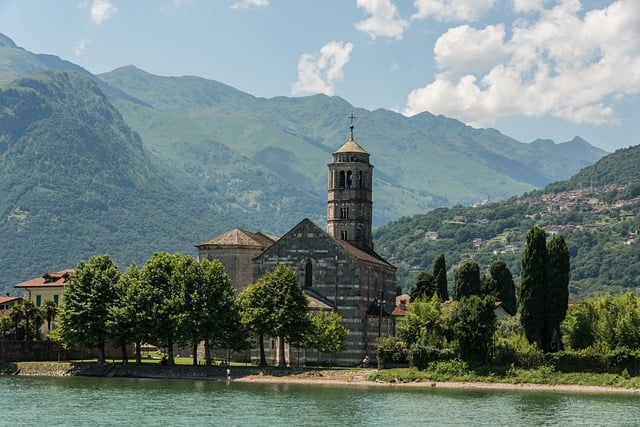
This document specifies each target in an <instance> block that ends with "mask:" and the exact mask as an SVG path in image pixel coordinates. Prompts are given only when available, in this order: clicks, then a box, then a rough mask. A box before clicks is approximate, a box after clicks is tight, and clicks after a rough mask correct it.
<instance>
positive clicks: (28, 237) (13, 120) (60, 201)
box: [0, 71, 242, 291]
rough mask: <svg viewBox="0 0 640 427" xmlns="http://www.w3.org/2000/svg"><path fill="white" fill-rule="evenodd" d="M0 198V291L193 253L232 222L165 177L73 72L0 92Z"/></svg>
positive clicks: (103, 100)
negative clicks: (93, 268)
mask: <svg viewBox="0 0 640 427" xmlns="http://www.w3.org/2000/svg"><path fill="white" fill-rule="evenodd" d="M0 195H1V196H0V235H1V236H2V237H3V244H2V245H0V266H1V268H2V271H3V274H2V277H1V278H0V291H2V290H4V291H12V289H11V288H10V286H12V285H14V284H15V283H18V282H20V281H23V280H27V279H30V278H32V277H37V276H39V275H41V274H43V273H44V272H46V271H51V270H61V269H64V268H70V267H73V266H75V264H76V263H77V262H78V261H79V260H81V259H87V258H89V257H90V256H92V255H94V254H102V253H109V254H111V255H112V256H114V258H115V259H116V260H117V261H118V262H120V263H124V265H123V267H124V266H126V264H128V263H129V262H131V261H136V262H138V263H141V262H143V261H145V260H146V259H147V258H148V257H149V256H150V255H151V254H152V253H153V252H155V251H171V252H173V251H180V252H185V253H193V245H194V244H195V243H197V242H200V241H203V240H205V239H207V238H210V237H211V236H212V235H215V234H217V233H220V232H223V231H224V230H225V228H226V225H225V224H228V223H230V222H231V221H232V219H231V218H230V215H229V214H228V213H227V211H225V210H224V209H220V210H213V209H209V208H207V207H206V206H205V205H203V204H202V203H199V202H198V201H196V200H194V199H193V198H191V197H188V196H185V195H184V193H182V192H180V191H177V190H176V189H175V188H174V187H173V186H172V185H171V184H170V183H168V182H167V181H165V180H164V179H162V178H161V177H160V175H159V173H158V172H157V171H156V170H155V169H154V167H153V166H152V163H151V162H150V161H149V160H148V158H147V156H146V154H145V152H144V150H143V147H142V143H141V140H140V138H139V136H138V135H137V134H136V133H135V132H133V131H132V130H131V129H130V128H129V127H128V126H127V125H126V124H125V123H124V121H123V120H122V117H121V116H120V113H119V112H118V111H117V110H116V109H115V108H114V107H113V106H112V105H111V104H110V103H109V102H108V100H107V99H106V97H105V95H104V94H103V93H102V92H101V90H100V88H99V87H98V86H97V84H96V83H95V82H94V81H93V80H92V79H90V78H87V77H84V76H83V75H81V74H77V73H71V74H69V73H57V72H52V71H48V72H45V73H44V74H42V75H37V76H34V77H28V78H23V79H20V80H17V81H15V82H14V83H13V84H11V85H10V86H9V87H8V88H6V89H4V90H2V91H0ZM233 221H235V222H237V223H239V225H242V219H241V218H233Z"/></svg>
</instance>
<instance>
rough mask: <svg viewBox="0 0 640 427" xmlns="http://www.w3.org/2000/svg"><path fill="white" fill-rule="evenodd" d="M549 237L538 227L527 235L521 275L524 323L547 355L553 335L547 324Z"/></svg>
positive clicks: (532, 341) (526, 331) (521, 314)
mask: <svg viewBox="0 0 640 427" xmlns="http://www.w3.org/2000/svg"><path fill="white" fill-rule="evenodd" d="M548 268H549V256H548V253H547V245H546V234H545V231H544V230H543V229H541V228H538V227H534V228H533V229H531V230H530V231H529V232H528V233H527V243H526V246H525V249H524V256H523V258H522V271H521V273H520V302H519V307H520V321H521V322H522V327H523V328H524V331H525V335H526V337H527V339H528V340H529V342H531V343H536V344H537V345H538V348H540V349H541V350H543V351H545V352H546V351H548V350H549V345H550V339H549V336H550V331H548V330H547V329H546V328H548V325H547V324H546V322H545V317H546V316H545V310H546V309H547V307H546V291H547V289H546V285H547V281H548V277H549V272H548Z"/></svg>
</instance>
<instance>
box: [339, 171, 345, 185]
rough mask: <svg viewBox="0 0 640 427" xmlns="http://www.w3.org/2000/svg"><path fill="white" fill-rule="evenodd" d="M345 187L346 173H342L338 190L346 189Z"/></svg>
mask: <svg viewBox="0 0 640 427" xmlns="http://www.w3.org/2000/svg"><path fill="white" fill-rule="evenodd" d="M344 186H345V178H344V171H340V179H339V181H338V188H344Z"/></svg>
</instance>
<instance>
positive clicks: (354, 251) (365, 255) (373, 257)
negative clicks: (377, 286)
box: [330, 236, 396, 270]
mask: <svg viewBox="0 0 640 427" xmlns="http://www.w3.org/2000/svg"><path fill="white" fill-rule="evenodd" d="M330 237H331V236H330ZM333 240H335V241H336V242H338V243H339V244H340V246H342V247H343V248H345V250H346V251H347V252H349V253H350V254H351V255H353V256H354V257H356V258H358V259H360V260H362V261H365V262H370V263H372V264H378V265H385V266H387V267H391V268H393V269H394V270H395V269H396V267H394V266H393V265H391V264H389V263H388V262H387V261H385V260H384V259H382V257H380V256H379V255H378V254H376V253H375V252H366V251H363V250H362V249H360V248H357V247H355V246H353V245H352V244H350V243H347V242H345V241H344V240H339V239H333Z"/></svg>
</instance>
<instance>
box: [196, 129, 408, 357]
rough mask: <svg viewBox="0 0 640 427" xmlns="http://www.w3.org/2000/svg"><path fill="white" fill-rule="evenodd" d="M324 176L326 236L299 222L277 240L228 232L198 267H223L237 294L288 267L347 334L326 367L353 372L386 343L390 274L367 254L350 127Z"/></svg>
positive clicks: (363, 161)
mask: <svg viewBox="0 0 640 427" xmlns="http://www.w3.org/2000/svg"><path fill="white" fill-rule="evenodd" d="M328 169H329V170H328V198H327V228H326V231H325V230H323V229H322V228H320V227H318V226H317V225H316V224H314V223H313V222H312V221H310V220H309V219H306V218H305V219H303V220H302V221H300V222H299V223H298V224H297V225H296V226H294V227H293V228H292V229H291V230H289V231H288V232H287V233H286V234H285V235H283V236H282V237H280V238H279V239H278V238H275V237H273V236H269V235H266V234H263V233H250V232H247V231H243V230H232V231H230V232H228V233H225V234H223V235H222V236H218V237H216V238H214V239H211V240H210V241H208V242H205V243H201V244H199V245H196V247H197V248H198V257H199V258H200V259H202V258H209V259H219V260H220V261H221V262H222V264H223V265H224V266H225V269H226V271H227V274H229V275H230V277H231V280H232V281H233V283H234V287H235V288H236V290H237V291H241V290H243V289H244V288H246V287H247V286H249V285H250V284H251V283H253V282H255V281H256V280H257V279H258V278H259V277H261V276H262V275H264V274H265V273H267V272H269V271H271V270H273V269H275V268H276V266H277V265H278V264H285V265H288V266H289V267H291V268H292V269H293V271H295V272H297V274H298V277H299V281H300V286H302V287H303V289H304V292H305V294H306V295H307V299H308V300H309V301H310V306H311V307H322V308H327V309H332V310H335V311H336V312H338V313H339V314H340V315H341V316H342V319H343V323H344V325H345V327H347V329H349V337H348V348H347V350H346V351H345V352H343V353H339V354H337V355H333V356H328V355H327V356H326V359H329V357H331V359H333V361H334V363H336V364H340V365H346V366H353V365H357V364H358V363H359V362H360V361H361V360H362V358H363V357H364V356H365V355H368V356H369V357H370V358H372V359H375V342H376V339H377V338H378V337H381V336H388V335H391V332H392V331H391V329H392V324H391V323H392V322H391V316H390V313H391V311H392V310H393V308H394V306H395V291H396V268H395V267H394V266H393V265H391V264H389V263H388V262H387V261H385V260H384V259H383V258H382V257H380V256H379V255H378V254H376V252H375V251H374V248H373V241H372V210H373V209H372V208H373V198H372V189H373V165H371V163H370V161H369V153H367V152H366V151H365V150H364V149H363V148H362V147H361V146H360V145H359V144H357V143H356V141H355V140H354V139H353V124H352V125H351V127H350V134H349V139H348V140H347V142H346V143H344V144H343V145H342V146H341V147H340V148H339V149H338V150H337V151H336V152H334V153H333V158H332V162H331V163H330V164H329V165H328ZM249 271H251V274H250V275H249ZM249 279H250V280H251V281H249ZM272 346H273V348H274V349H275V348H277V347H276V343H275V341H272V343H271V346H270V345H268V344H267V345H266V347H267V348H269V347H272ZM268 355H269V356H271V357H272V360H270V362H271V363H277V362H278V361H277V360H275V357H277V352H276V351H273V352H269V353H268ZM316 358H317V359H319V360H316ZM322 359H323V355H318V354H310V353H309V352H305V351H301V350H299V349H289V355H288V358H287V362H288V363H289V364H291V365H294V364H299V363H305V362H311V361H314V362H315V361H321V360H322Z"/></svg>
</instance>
